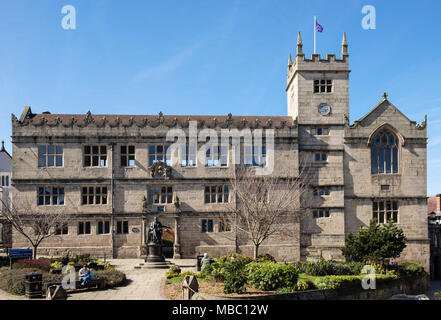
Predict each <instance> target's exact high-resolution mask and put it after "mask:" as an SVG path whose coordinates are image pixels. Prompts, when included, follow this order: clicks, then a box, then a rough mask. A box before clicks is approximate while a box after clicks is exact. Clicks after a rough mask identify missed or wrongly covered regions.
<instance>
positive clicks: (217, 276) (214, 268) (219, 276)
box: [210, 261, 227, 282]
mask: <svg viewBox="0 0 441 320" xmlns="http://www.w3.org/2000/svg"><path fill="white" fill-rule="evenodd" d="M226 264H227V263H226V262H221V261H216V262H214V263H212V264H211V273H210V276H211V278H212V279H214V280H215V281H217V282H223V281H225V265H226Z"/></svg>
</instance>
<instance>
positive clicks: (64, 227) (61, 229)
mask: <svg viewBox="0 0 441 320" xmlns="http://www.w3.org/2000/svg"><path fill="white" fill-rule="evenodd" d="M65 231H66V232H65ZM54 234H55V235H56V236H65V235H69V224H68V223H67V222H65V223H62V224H61V225H60V224H58V225H56V226H55V230H54Z"/></svg>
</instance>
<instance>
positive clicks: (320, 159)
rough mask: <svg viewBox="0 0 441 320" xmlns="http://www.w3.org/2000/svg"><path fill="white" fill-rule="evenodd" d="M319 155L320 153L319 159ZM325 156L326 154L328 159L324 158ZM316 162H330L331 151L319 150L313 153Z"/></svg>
mask: <svg viewBox="0 0 441 320" xmlns="http://www.w3.org/2000/svg"><path fill="white" fill-rule="evenodd" d="M317 155H319V160H317ZM323 156H326V159H325V160H323ZM313 158H314V162H320V163H328V161H329V152H323V151H317V152H314V153H313Z"/></svg>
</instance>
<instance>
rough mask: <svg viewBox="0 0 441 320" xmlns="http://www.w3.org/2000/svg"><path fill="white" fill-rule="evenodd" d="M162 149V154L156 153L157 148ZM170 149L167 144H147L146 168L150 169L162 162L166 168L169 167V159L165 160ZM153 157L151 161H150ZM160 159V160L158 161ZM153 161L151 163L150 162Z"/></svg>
mask: <svg viewBox="0 0 441 320" xmlns="http://www.w3.org/2000/svg"><path fill="white" fill-rule="evenodd" d="M159 147H162V152H158V148H159ZM152 148H154V150H153V151H154V152H152ZM168 148H170V145H168V144H149V147H148V166H149V167H151V166H152V165H153V164H154V163H156V162H160V161H161V162H164V163H165V164H167V165H168V166H170V165H171V159H169V160H167V150H168ZM152 157H153V159H152ZM158 158H162V160H160V159H158ZM151 160H153V161H151Z"/></svg>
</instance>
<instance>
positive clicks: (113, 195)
mask: <svg viewBox="0 0 441 320" xmlns="http://www.w3.org/2000/svg"><path fill="white" fill-rule="evenodd" d="M110 152H111V162H110V163H111V170H112V172H111V178H110V193H111V194H112V201H111V202H112V213H111V219H110V224H111V226H110V230H111V244H110V246H111V252H112V259H115V181H114V175H115V144H114V143H112V144H110Z"/></svg>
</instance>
